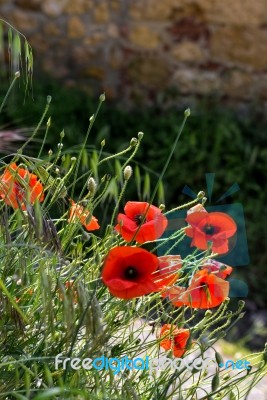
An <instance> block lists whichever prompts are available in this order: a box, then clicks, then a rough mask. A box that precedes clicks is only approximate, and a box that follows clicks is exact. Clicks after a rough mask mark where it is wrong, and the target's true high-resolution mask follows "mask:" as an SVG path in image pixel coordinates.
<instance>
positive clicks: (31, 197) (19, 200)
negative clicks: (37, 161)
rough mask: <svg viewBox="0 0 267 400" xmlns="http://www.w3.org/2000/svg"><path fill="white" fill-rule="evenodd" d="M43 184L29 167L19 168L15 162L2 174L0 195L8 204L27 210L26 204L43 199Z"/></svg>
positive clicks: (0, 177)
mask: <svg viewBox="0 0 267 400" xmlns="http://www.w3.org/2000/svg"><path fill="white" fill-rule="evenodd" d="M43 189H44V188H43V185H42V184H41V182H40V181H38V178H37V176H36V175H34V174H32V173H30V172H29V171H28V170H27V169H24V168H18V166H17V165H16V164H15V163H12V164H10V165H9V166H7V167H6V169H5V171H4V173H3V174H2V175H1V176H0V196H1V197H2V199H3V200H4V202H5V203H6V204H8V205H9V206H12V207H13V208H19V207H20V208H21V209H22V210H26V204H27V202H29V203H30V204H34V202H35V201H36V200H38V201H40V202H41V201H43V200H44V193H43Z"/></svg>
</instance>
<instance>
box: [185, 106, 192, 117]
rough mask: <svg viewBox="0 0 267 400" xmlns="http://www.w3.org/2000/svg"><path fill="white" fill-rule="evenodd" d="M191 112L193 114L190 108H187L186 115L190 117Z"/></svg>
mask: <svg viewBox="0 0 267 400" xmlns="http://www.w3.org/2000/svg"><path fill="white" fill-rule="evenodd" d="M190 114H191V111H190V108H187V109H186V110H185V112H184V116H185V117H189V116H190Z"/></svg>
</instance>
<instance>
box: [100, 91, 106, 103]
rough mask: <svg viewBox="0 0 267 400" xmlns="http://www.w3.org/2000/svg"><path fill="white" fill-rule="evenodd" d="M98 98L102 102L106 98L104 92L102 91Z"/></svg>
mask: <svg viewBox="0 0 267 400" xmlns="http://www.w3.org/2000/svg"><path fill="white" fill-rule="evenodd" d="M99 100H100V101H102V102H103V101H105V100H106V96H105V93H102V94H101V95H100V96H99Z"/></svg>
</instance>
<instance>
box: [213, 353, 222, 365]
mask: <svg viewBox="0 0 267 400" xmlns="http://www.w3.org/2000/svg"><path fill="white" fill-rule="evenodd" d="M215 358H216V361H217V364H218V366H219V367H220V366H221V365H224V361H223V358H222V356H221V355H220V353H218V352H217V351H215Z"/></svg>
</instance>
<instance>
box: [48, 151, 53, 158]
mask: <svg viewBox="0 0 267 400" xmlns="http://www.w3.org/2000/svg"><path fill="white" fill-rule="evenodd" d="M52 154H53V150H51V149H50V150H48V155H49V157H51V156H52Z"/></svg>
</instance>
